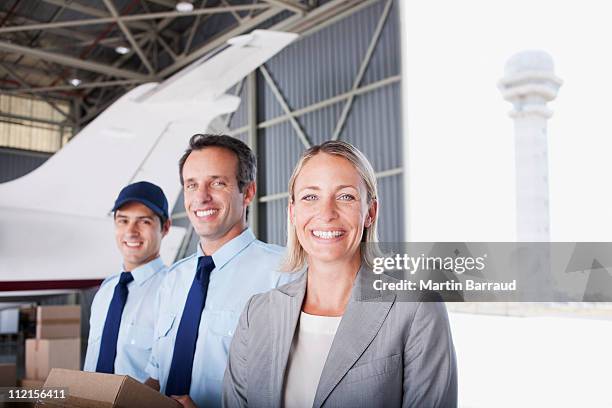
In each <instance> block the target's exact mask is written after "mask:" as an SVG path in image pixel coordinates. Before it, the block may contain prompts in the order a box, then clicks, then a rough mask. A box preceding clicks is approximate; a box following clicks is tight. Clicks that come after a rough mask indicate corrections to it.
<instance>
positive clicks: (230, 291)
mask: <svg viewBox="0 0 612 408" xmlns="http://www.w3.org/2000/svg"><path fill="white" fill-rule="evenodd" d="M283 253H284V248H283V247H279V246H277V245H271V244H266V243H264V242H261V241H258V240H257V239H255V235H253V232H252V231H251V230H250V229H246V230H245V231H244V232H242V234H240V235H239V236H237V237H236V238H234V239H232V240H231V241H229V242H227V243H226V244H225V245H223V246H222V247H221V248H219V249H218V250H217V251H216V252H215V253H214V254H212V258H213V261H214V262H215V269H213V271H212V272H211V274H210V283H209V286H208V293H207V296H206V305H205V306H204V310H203V311H202V318H201V320H200V327H199V329H198V340H197V342H196V349H195V354H194V357H193V369H192V377H191V388H190V391H189V395H190V396H191V398H192V399H193V401H194V402H195V403H196V405H198V406H199V407H220V406H221V389H222V386H223V374H224V373H225V366H226V365H227V358H228V353H229V347H230V343H231V341H232V336H233V335H234V330H235V329H236V325H237V324H238V318H239V317H240V314H241V313H242V310H243V309H244V306H245V305H246V302H247V301H248V300H249V298H250V297H251V296H253V295H254V294H256V293H262V292H267V291H268V290H270V289H273V288H276V287H277V286H280V285H284V284H285V283H288V282H290V281H291V280H293V279H294V278H295V274H288V273H282V272H278V269H279V265H280V262H281V259H282V256H283ZM202 255H204V254H203V252H202V249H201V248H200V246H199V245H198V251H197V253H196V254H194V255H192V256H190V257H188V258H185V259H183V260H180V261H178V262H176V263H175V264H174V265H172V267H170V269H169V271H168V274H167V277H166V279H165V280H164V282H163V283H162V286H161V287H160V291H159V298H160V300H159V307H160V310H159V319H158V321H157V327H156V333H155V342H154V344H153V352H152V353H151V360H150V363H149V365H148V367H147V372H148V373H149V374H150V376H151V378H154V379H157V380H158V381H159V384H160V387H161V392H162V393H164V392H165V389H166V382H167V380H168V373H169V371H170V364H171V362H172V355H173V352H174V342H175V340H176V333H177V330H178V326H179V323H180V322H181V316H182V314H183V309H184V307H185V302H186V300H187V295H188V293H189V289H190V287H191V283H192V282H193V277H194V276H195V273H196V267H197V264H198V258H199V257H200V256H202Z"/></svg>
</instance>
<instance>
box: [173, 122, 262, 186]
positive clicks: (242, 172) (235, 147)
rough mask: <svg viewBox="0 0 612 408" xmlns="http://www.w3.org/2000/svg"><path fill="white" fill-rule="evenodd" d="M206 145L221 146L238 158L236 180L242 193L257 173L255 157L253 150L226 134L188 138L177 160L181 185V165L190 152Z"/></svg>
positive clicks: (198, 135)
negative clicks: (185, 147)
mask: <svg viewBox="0 0 612 408" xmlns="http://www.w3.org/2000/svg"><path fill="white" fill-rule="evenodd" d="M207 147H221V148H224V149H227V150H229V151H231V152H233V153H234V154H235V155H236V157H237V158H238V169H237V171H236V180H237V182H238V189H239V190H240V192H242V193H244V191H245V188H246V187H247V186H248V185H249V184H250V183H251V182H253V181H255V177H256V175H257V159H256V158H255V155H254V154H253V151H252V150H251V149H250V148H249V146H247V145H246V144H245V143H244V142H242V141H241V140H239V139H236V138H234V137H231V136H228V135H209V134H199V133H198V134H195V135H193V136H191V139H189V147H188V148H187V150H185V153H184V154H183V156H182V157H181V159H180V160H179V176H180V178H181V185H183V184H184V180H183V167H184V166H185V162H186V161H187V158H188V157H189V155H190V154H191V152H193V151H195V150H202V149H205V148H207Z"/></svg>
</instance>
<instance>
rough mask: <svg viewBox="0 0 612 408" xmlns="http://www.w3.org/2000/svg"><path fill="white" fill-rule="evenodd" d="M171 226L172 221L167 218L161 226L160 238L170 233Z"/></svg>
mask: <svg viewBox="0 0 612 408" xmlns="http://www.w3.org/2000/svg"><path fill="white" fill-rule="evenodd" d="M171 225H172V219H170V218H168V219H167V220H166V222H164V225H162V238H163V237H165V236H166V235H168V231H170V226H171Z"/></svg>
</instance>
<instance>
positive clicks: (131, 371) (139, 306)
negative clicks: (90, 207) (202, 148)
mask: <svg viewBox="0 0 612 408" xmlns="http://www.w3.org/2000/svg"><path fill="white" fill-rule="evenodd" d="M112 211H113V213H114V224H115V240H116V242H117V247H118V248H119V252H121V255H122V257H123V267H122V268H121V271H120V272H119V273H117V274H115V275H112V276H110V277H109V278H107V279H106V280H105V281H104V282H102V285H101V286H100V289H99V290H98V292H97V293H96V296H95V298H94V301H93V303H92V305H91V318H90V321H89V323H90V328H89V340H88V344H87V355H86V357H85V367H84V369H85V371H97V372H101V373H109V374H127V375H129V376H131V377H133V378H136V379H138V380H140V381H144V380H146V379H147V377H148V375H147V373H146V372H145V368H146V366H147V362H148V360H149V357H150V354H151V347H152V344H153V330H154V327H155V321H156V316H155V312H154V311H155V310H157V306H156V302H157V292H158V288H159V285H160V283H161V281H162V279H163V278H164V276H165V275H166V272H167V268H166V266H165V265H164V264H163V262H162V260H161V258H160V256H159V249H160V247H161V241H162V238H163V237H164V236H165V235H166V234H167V233H168V230H169V229H170V219H169V217H168V200H167V199H166V196H165V195H164V192H163V191H162V189H161V188H159V187H158V186H156V185H155V184H152V183H149V182H146V181H141V182H138V183H134V184H130V185H128V186H126V187H125V188H123V190H121V192H120V193H119V196H118V197H117V200H116V201H115V205H114V207H113V209H112Z"/></svg>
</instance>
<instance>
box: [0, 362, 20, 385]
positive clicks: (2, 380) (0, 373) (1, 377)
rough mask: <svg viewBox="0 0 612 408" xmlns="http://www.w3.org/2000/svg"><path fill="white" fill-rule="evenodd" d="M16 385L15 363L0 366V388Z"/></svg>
mask: <svg viewBox="0 0 612 408" xmlns="http://www.w3.org/2000/svg"><path fill="white" fill-rule="evenodd" d="M15 385H17V365H15V363H2V364H0V387H14V386H15Z"/></svg>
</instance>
